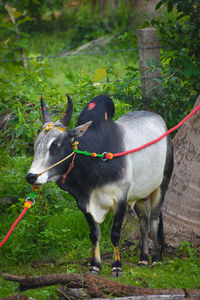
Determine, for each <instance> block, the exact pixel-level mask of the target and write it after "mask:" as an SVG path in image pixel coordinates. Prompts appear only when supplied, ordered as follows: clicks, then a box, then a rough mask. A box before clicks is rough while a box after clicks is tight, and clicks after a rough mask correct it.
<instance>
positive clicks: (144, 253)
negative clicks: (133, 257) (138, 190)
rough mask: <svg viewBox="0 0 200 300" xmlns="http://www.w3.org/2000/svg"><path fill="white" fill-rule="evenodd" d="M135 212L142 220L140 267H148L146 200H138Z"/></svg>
mask: <svg viewBox="0 0 200 300" xmlns="http://www.w3.org/2000/svg"><path fill="white" fill-rule="evenodd" d="M134 208H135V212H136V214H137V216H138V218H139V220H140V231H141V234H142V246H141V255H140V260H139V262H138V264H139V265H148V263H149V257H148V213H147V211H146V208H145V202H144V200H138V201H137V202H136V203H135V206H134Z"/></svg>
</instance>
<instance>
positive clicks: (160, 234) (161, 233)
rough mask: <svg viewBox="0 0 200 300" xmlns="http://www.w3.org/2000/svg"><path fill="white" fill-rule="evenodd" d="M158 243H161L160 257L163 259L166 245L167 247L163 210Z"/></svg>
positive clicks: (160, 217)
mask: <svg viewBox="0 0 200 300" xmlns="http://www.w3.org/2000/svg"><path fill="white" fill-rule="evenodd" d="M158 243H159V245H160V259H161V260H162V254H163V251H164V247H165V239H164V230H163V216H162V211H161V212H160V216H159V226H158Z"/></svg>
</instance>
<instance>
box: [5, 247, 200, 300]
mask: <svg viewBox="0 0 200 300" xmlns="http://www.w3.org/2000/svg"><path fill="white" fill-rule="evenodd" d="M83 252H84V249H83ZM111 256H112V254H111V253H110V254H107V255H103V257H104V258H103V266H102V271H101V273H100V275H101V276H103V277H105V278H107V279H111V275H110V271H111V266H110V264H111ZM106 257H107V258H106ZM108 257H109V259H108ZM137 259H138V258H137V257H135V256H133V255H129V258H128V257H127V254H126V252H125V251H122V261H123V276H122V277H121V278H119V279H113V280H117V281H119V282H122V283H125V284H131V285H134V286H139V287H151V288H188V289H200V283H199V278H200V261H199V260H198V259H197V257H190V258H186V257H182V258H174V259H173V260H169V258H167V257H165V259H164V263H163V264H159V265H157V266H155V267H153V268H152V267H138V266H137V265H136V260H137ZM87 270H88V263H87V262H86V260H85V261H84V260H83V259H81V260H70V261H68V260H67V259H66V258H65V257H63V258H62V259H60V260H56V261H55V260H54V261H46V262H33V263H32V264H27V265H23V264H19V265H13V266H7V267H5V268H4V269H3V270H1V271H3V272H6V273H11V274H17V275H22V276H26V275H27V276H28V275H32V276H33V275H46V274H52V273H65V274H70V273H85V272H87ZM17 287H18V284H17V283H13V282H7V281H4V279H3V278H2V276H0V296H1V297H5V296H8V295H12V294H15V293H17V292H18V291H17ZM22 294H24V295H27V296H29V297H33V298H36V299H57V292H56V287H55V286H52V287H47V288H41V289H38V290H29V291H26V292H24V293H22Z"/></svg>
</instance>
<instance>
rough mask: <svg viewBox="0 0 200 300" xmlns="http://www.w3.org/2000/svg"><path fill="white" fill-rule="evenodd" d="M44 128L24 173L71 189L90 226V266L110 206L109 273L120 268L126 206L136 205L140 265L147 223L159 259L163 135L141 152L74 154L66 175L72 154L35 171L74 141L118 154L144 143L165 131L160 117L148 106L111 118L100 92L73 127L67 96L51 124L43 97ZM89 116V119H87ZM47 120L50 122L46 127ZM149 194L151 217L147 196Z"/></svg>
mask: <svg viewBox="0 0 200 300" xmlns="http://www.w3.org/2000/svg"><path fill="white" fill-rule="evenodd" d="M41 103H42V112H43V118H44V129H43V131H42V132H41V133H40V135H39V136H38V138H37V140H36V142H35V156H34V160H33V163H32V166H31V168H30V171H29V174H28V175H27V181H28V182H29V183H31V184H36V185H40V184H45V183H46V182H48V181H54V182H56V183H57V185H58V186H59V187H60V188H61V189H63V190H66V191H68V192H69V193H71V194H72V195H73V196H74V198H75V199H76V202H77V205H78V207H79V209H80V210H81V211H82V212H83V213H84V214H85V217H86V220H87V222H88V224H89V228H90V239H91V242H92V246H93V258H92V261H91V265H90V269H89V271H90V272H91V273H98V272H99V270H100V267H101V258H100V251H99V240H100V224H101V223H102V222H103V221H104V219H105V217H106V215H107V213H108V212H109V211H111V210H112V211H113V212H114V218H113V225H112V229H111V233H110V237H111V241H112V244H113V246H114V259H113V263H112V274H113V276H119V275H121V273H122V266H121V262H120V256H119V248H118V246H119V241H120V231H121V227H122V223H123V220H124V217H125V214H126V210H127V207H130V208H134V209H135V211H136V214H137V216H138V217H139V220H140V228H141V234H142V247H141V256H140V261H139V263H140V264H145V265H147V264H148V263H149V258H148V230H149V229H148V223H149V219H150V231H151V238H152V241H153V255H152V264H155V263H156V262H157V261H160V260H161V249H162V247H160V244H162V243H161V242H163V235H162V226H163V224H162V213H161V208H162V204H163V200H164V196H165V192H166V189H167V186H168V183H169V180H170V177H171V173H172V169H173V147H172V143H171V140H170V138H169V137H165V138H163V139H162V140H161V141H159V142H158V143H155V144H153V145H151V146H149V147H147V148H145V149H143V150H141V151H138V152H135V153H132V154H128V155H125V156H121V157H116V158H113V159H112V160H107V161H104V160H102V159H101V158H97V157H96V158H94V157H89V156H85V155H81V154H77V155H76V157H75V159H74V167H73V169H72V170H71V172H70V173H69V174H68V176H67V177H66V178H65V179H64V177H63V175H64V174H66V172H67V171H68V170H69V166H70V164H71V161H72V159H73V158H70V159H69V160H66V161H65V162H63V163H61V164H59V165H58V166H56V167H54V168H52V169H50V170H49V171H47V172H45V173H44V174H42V175H39V176H38V174H40V173H41V172H43V171H44V170H45V169H46V168H48V167H49V166H51V165H53V164H54V163H56V162H57V161H59V160H61V159H62V158H64V157H66V156H67V155H69V154H70V153H71V152H72V151H73V150H72V143H73V142H74V141H78V142H79V145H78V149H79V150H83V151H86V150H87V151H89V152H96V153H104V152H111V153H119V152H123V151H126V150H130V149H134V148H136V147H139V146H141V145H143V144H146V143H148V142H150V141H152V140H154V139H156V138H157V137H159V136H161V135H162V134H163V133H165V132H166V125H165V122H164V120H163V119H162V118H161V117H160V116H159V115H157V114H156V113H152V112H149V111H134V112H129V113H127V114H125V115H123V116H122V117H120V118H119V119H118V120H117V121H113V120H112V117H113V115H114V111H115V108H114V104H113V101H112V100H111V98H110V97H108V96H106V95H100V96H97V97H95V98H94V99H93V100H91V101H90V103H88V105H86V107H85V108H84V109H83V111H82V112H81V114H80V117H79V119H78V123H77V127H76V128H74V129H72V130H70V129H67V127H66V126H67V125H68V123H69V121H70V119H71V116H72V110H73V105H72V101H71V99H70V97H69V96H68V109H67V111H66V113H65V115H64V116H63V118H62V119H61V120H60V121H57V122H56V123H52V122H51V120H50V117H49V114H48V112H47V110H46V107H45V104H44V102H43V100H42V101H41ZM91 121H92V122H91ZM47 123H49V124H51V125H53V126H51V125H50V126H48V127H47ZM148 197H150V202H151V210H150V218H149V217H148V214H147V212H146V208H145V200H146V198H148Z"/></svg>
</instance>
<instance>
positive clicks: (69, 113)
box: [60, 93, 73, 126]
mask: <svg viewBox="0 0 200 300" xmlns="http://www.w3.org/2000/svg"><path fill="white" fill-rule="evenodd" d="M66 96H67V99H68V105H67V110H66V111H65V113H64V116H63V117H62V119H61V120H60V123H61V124H62V125H63V126H67V125H68V124H69V122H70V120H71V117H72V113H73V102H72V100H71V98H70V96H69V95H68V94H67V93H66Z"/></svg>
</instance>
